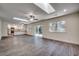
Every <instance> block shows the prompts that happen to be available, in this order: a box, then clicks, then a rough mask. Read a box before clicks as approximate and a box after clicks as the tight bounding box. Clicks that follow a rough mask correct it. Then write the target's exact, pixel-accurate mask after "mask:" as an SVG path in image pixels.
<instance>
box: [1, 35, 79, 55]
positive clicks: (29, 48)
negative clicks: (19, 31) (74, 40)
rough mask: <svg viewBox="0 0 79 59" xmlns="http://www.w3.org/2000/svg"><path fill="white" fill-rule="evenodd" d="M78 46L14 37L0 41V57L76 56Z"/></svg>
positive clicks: (78, 52)
mask: <svg viewBox="0 0 79 59" xmlns="http://www.w3.org/2000/svg"><path fill="white" fill-rule="evenodd" d="M78 55H79V46H78V45H73V44H67V43H63V42H58V41H53V40H47V39H42V38H38V37H33V36H27V35H22V36H14V37H10V38H5V39H2V40H1V41H0V56H78Z"/></svg>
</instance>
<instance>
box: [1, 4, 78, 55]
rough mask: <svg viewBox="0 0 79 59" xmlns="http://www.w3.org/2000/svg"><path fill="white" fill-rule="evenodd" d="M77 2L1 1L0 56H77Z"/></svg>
mask: <svg viewBox="0 0 79 59" xmlns="http://www.w3.org/2000/svg"><path fill="white" fill-rule="evenodd" d="M78 50H79V3H0V56H79V51H78Z"/></svg>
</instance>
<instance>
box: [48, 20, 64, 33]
mask: <svg viewBox="0 0 79 59" xmlns="http://www.w3.org/2000/svg"><path fill="white" fill-rule="evenodd" d="M49 31H50V32H65V21H56V22H53V23H50V24H49Z"/></svg>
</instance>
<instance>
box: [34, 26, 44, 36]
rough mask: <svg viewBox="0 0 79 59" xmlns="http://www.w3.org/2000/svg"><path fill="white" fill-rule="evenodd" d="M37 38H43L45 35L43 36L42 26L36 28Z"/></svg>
mask: <svg viewBox="0 0 79 59" xmlns="http://www.w3.org/2000/svg"><path fill="white" fill-rule="evenodd" d="M34 35H35V36H38V37H42V36H43V34H42V26H41V25H37V26H36V27H35V33H34Z"/></svg>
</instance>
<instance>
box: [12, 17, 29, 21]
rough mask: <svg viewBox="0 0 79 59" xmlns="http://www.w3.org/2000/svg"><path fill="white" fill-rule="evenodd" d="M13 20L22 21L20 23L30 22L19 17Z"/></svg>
mask: <svg viewBox="0 0 79 59" xmlns="http://www.w3.org/2000/svg"><path fill="white" fill-rule="evenodd" d="M13 19H15V20H20V21H24V22H28V20H25V19H21V18H17V17H13Z"/></svg>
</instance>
